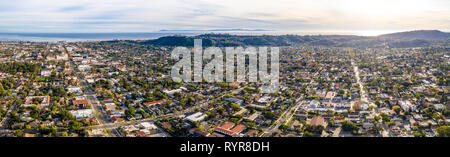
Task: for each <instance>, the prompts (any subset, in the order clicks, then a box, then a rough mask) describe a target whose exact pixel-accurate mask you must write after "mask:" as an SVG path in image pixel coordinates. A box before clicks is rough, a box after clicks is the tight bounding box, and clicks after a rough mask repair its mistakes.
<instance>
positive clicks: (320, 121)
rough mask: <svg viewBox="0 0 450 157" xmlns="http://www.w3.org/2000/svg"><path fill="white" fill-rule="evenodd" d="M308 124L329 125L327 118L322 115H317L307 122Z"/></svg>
mask: <svg viewBox="0 0 450 157" xmlns="http://www.w3.org/2000/svg"><path fill="white" fill-rule="evenodd" d="M307 124H308V125H312V126H320V125H321V126H323V127H326V126H327V123H326V122H325V119H324V118H323V117H322V116H316V117H314V118H312V119H310V120H309V121H308V122H307Z"/></svg>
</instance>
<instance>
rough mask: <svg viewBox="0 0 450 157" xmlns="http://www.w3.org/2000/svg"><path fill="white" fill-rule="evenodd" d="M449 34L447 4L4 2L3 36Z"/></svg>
mask: <svg viewBox="0 0 450 157" xmlns="http://www.w3.org/2000/svg"><path fill="white" fill-rule="evenodd" d="M211 29H264V30H271V31H280V32H338V33H339V32H340V33H344V34H345V33H348V34H359V35H376V34H381V33H385V32H395V31H407V30H419V29H438V30H441V31H446V32H449V31H450V1H449V0H372V1H368V0H308V1H306V0H95V1H94V0H77V1H75V0H0V32H38V33H39V32H42V33H53V32H56V33H81V32H87V33H91V32H155V31H159V30H211Z"/></svg>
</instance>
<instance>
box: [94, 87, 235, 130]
mask: <svg viewBox="0 0 450 157" xmlns="http://www.w3.org/2000/svg"><path fill="white" fill-rule="evenodd" d="M242 89H244V88H243V87H241V88H238V89H235V90H232V91H230V92H228V93H224V94H222V95H221V96H219V97H216V98H214V99H211V100H207V101H205V102H203V103H200V104H197V105H195V106H192V107H189V108H187V109H185V110H183V111H176V112H174V113H169V114H166V115H163V116H159V117H152V118H146V119H141V120H135V121H128V122H120V123H110V122H109V123H105V124H100V125H94V126H88V127H86V128H87V129H115V128H118V127H120V126H127V125H136V124H139V123H142V122H152V123H153V122H156V121H159V120H161V119H164V118H172V117H179V116H181V115H184V114H186V113H189V112H194V111H195V110H197V109H198V108H202V107H205V106H206V105H208V104H209V103H211V102H214V101H216V100H218V99H222V98H223V97H224V96H225V95H228V94H236V93H239V92H240V91H241V90H242ZM160 131H162V132H163V133H166V132H165V131H164V130H160ZM166 134H167V133H166ZM116 135H119V136H121V135H120V133H116Z"/></svg>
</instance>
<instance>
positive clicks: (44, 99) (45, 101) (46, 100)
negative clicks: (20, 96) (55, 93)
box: [24, 96, 50, 107]
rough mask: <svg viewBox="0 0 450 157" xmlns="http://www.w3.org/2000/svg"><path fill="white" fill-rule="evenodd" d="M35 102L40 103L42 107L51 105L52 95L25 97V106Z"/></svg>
mask: <svg viewBox="0 0 450 157" xmlns="http://www.w3.org/2000/svg"><path fill="white" fill-rule="evenodd" d="M33 104H35V105H39V106H41V107H49V106H50V96H27V97H26V98H25V103H24V106H25V107H28V106H31V105H33Z"/></svg>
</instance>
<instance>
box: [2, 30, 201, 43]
mask: <svg viewBox="0 0 450 157" xmlns="http://www.w3.org/2000/svg"><path fill="white" fill-rule="evenodd" d="M199 34H201V33H189V32H187V33H186V32H176V33H0V41H31V42H59V41H66V42H78V41H105V40H148V39H156V38H159V37H163V36H171V35H185V36H195V35H199Z"/></svg>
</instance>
